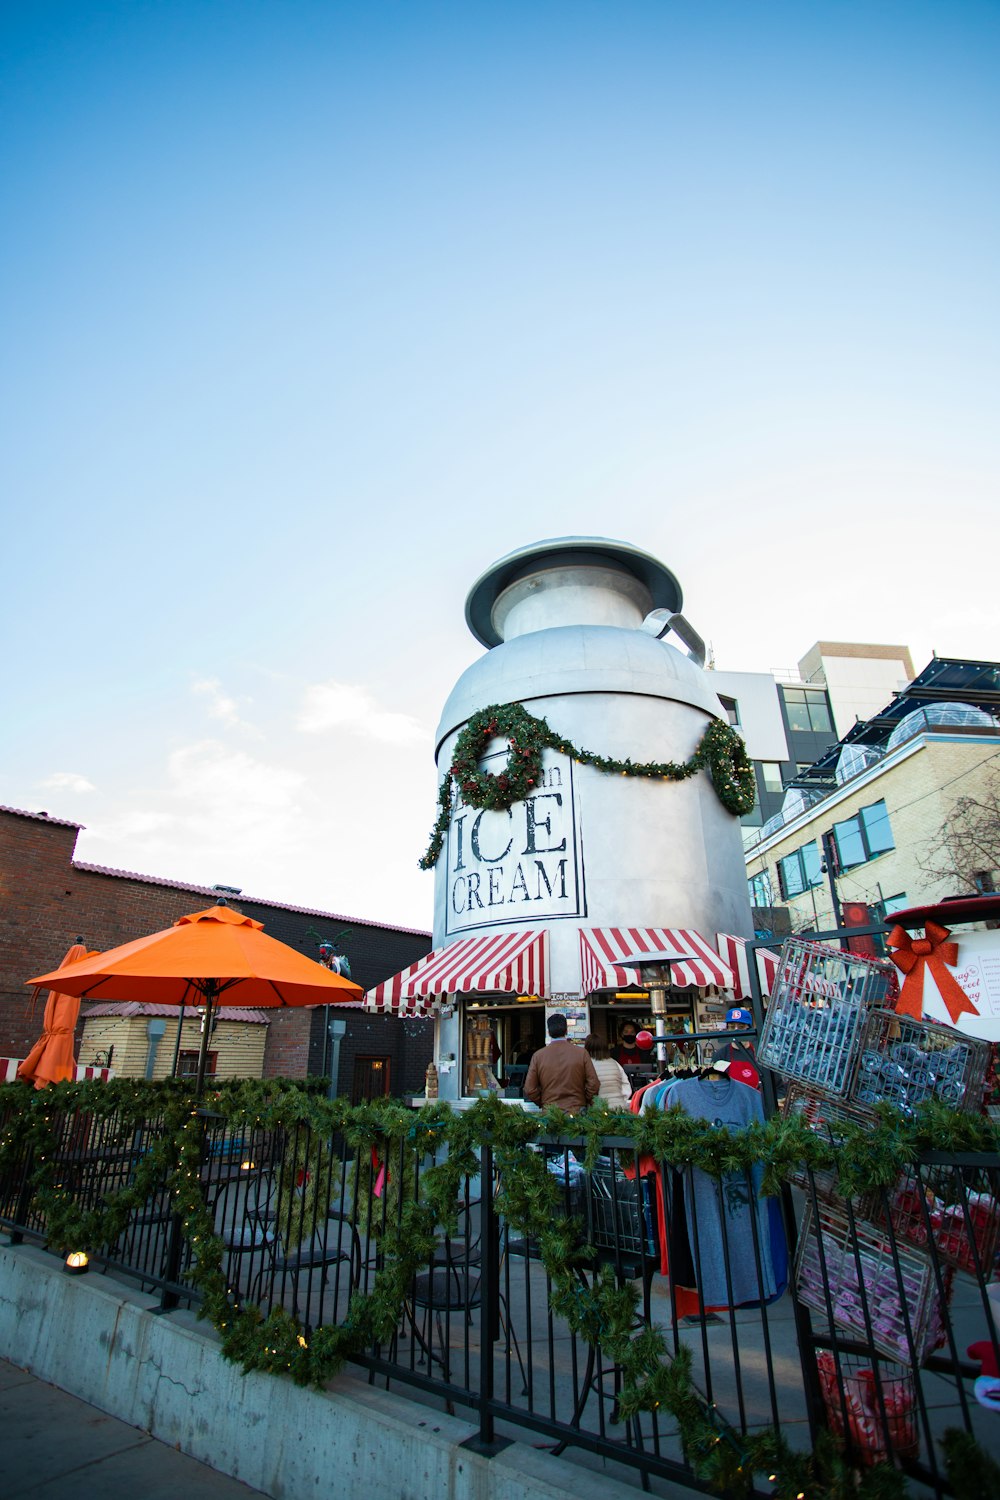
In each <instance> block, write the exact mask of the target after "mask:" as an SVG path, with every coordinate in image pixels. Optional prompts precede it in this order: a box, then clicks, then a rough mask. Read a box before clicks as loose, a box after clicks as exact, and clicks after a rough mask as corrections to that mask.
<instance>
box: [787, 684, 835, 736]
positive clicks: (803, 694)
mask: <svg viewBox="0 0 1000 1500" xmlns="http://www.w3.org/2000/svg"><path fill="white" fill-rule="evenodd" d="M782 692H783V695H784V699H785V713H786V714H787V715H788V727H789V729H798V730H802V731H804V732H805V733H811V734H827V733H829V731H830V730H831V729H832V728H833V725H832V723H831V722H830V710H829V708H828V707H827V704H826V696H825V694H822V693H809V692H807V691H806V689H805V688H790V687H786V688H783V689H782Z"/></svg>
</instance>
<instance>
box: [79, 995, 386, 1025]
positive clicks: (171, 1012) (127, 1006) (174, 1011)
mask: <svg viewBox="0 0 1000 1500" xmlns="http://www.w3.org/2000/svg"><path fill="white" fill-rule="evenodd" d="M358 1004H359V1005H360V1004H361V1002H360V1000H359V1001H358ZM180 1009H181V1008H180V1006H179V1005H141V1004H140V1003H139V1002H138V1001H137V1000H126V1001H120V1002H119V1003H118V1004H117V1005H113V1004H111V1003H108V1004H105V1005H93V1006H91V1008H90V1010H88V1011H86V1012H85V1014H84V1017H83V1019H84V1020H85V1021H89V1020H90V1018H91V1016H126V1017H129V1018H130V1017H132V1016H174V1017H176V1016H179V1015H180ZM184 1015H185V1017H186V1018H187V1019H188V1020H194V1019H195V1015H196V1012H195V1009H194V1006H191V1005H189V1006H188V1007H187V1009H186V1010H185V1012H184ZM216 1016H217V1017H218V1019H219V1020H220V1021H249V1022H250V1024H251V1026H270V1024H271V1018H270V1016H265V1014H264V1012H263V1011H262V1010H240V1008H239V1006H238V1005H223V1006H222V1007H221V1008H220V1009H219V1010H217V1011H216Z"/></svg>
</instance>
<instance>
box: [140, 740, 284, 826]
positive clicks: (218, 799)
mask: <svg viewBox="0 0 1000 1500" xmlns="http://www.w3.org/2000/svg"><path fill="white" fill-rule="evenodd" d="M167 774H168V776H169V779H170V782H171V789H172V791H173V794H174V796H175V797H177V798H178V799H179V800H180V801H181V802H182V803H187V804H188V805H189V806H201V807H202V808H204V810H205V811H206V812H209V811H211V812H213V813H217V812H218V811H219V810H221V809H228V811H229V812H230V814H231V815H236V816H238V815H239V814H240V813H241V811H245V812H246V814H247V815H248V816H252V815H254V814H256V813H259V812H260V811H262V810H265V809H267V810H276V809H284V808H289V807H291V805H292V804H293V802H294V800H295V794H296V792H297V791H298V790H299V788H300V787H301V785H302V782H303V779H304V778H303V776H302V775H301V774H300V772H298V771H290V770H278V769H277V768H276V767H275V766H269V765H267V764H265V762H264V761H260V760H254V758H253V756H251V755H248V754H247V753H246V752H245V751H243V750H228V749H227V748H226V747H225V746H224V745H222V744H220V743H219V741H218V740H202V741H201V742H200V743H198V744H195V745H186V746H184V747H183V748H182V749H180V750H175V751H174V752H173V754H172V755H171V756H170V759H169V761H168V763H167Z"/></svg>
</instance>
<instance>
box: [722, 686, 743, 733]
mask: <svg viewBox="0 0 1000 1500" xmlns="http://www.w3.org/2000/svg"><path fill="white" fill-rule="evenodd" d="M719 702H720V703H721V704H722V706H723V708H724V709H725V711H726V718H727V719H728V720H729V722H730V724H732V725H733V726H734V728H736V729H738V728H739V727H740V705H739V704H738V703H737V701H736V699H735V698H724V697H723V696H722V694H721V693H720V694H719Z"/></svg>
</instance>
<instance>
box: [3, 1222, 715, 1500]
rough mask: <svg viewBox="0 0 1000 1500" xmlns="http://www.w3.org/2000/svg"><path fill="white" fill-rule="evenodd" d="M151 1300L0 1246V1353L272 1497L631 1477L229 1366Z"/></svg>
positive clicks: (406, 1498) (349, 1391)
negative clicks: (473, 1442) (479, 1447)
mask: <svg viewBox="0 0 1000 1500" xmlns="http://www.w3.org/2000/svg"><path fill="white" fill-rule="evenodd" d="M155 1306H156V1301H155V1299H154V1298H151V1297H145V1296H142V1295H141V1294H139V1293H134V1292H132V1291H130V1290H129V1289H127V1288H125V1287H123V1286H122V1285H121V1284H120V1283H117V1282H114V1281H111V1280H110V1279H108V1278H106V1277H104V1276H101V1275H100V1274H99V1273H97V1272H90V1273H89V1274H88V1275H86V1276H76V1277H71V1276H67V1275H66V1273H65V1271H64V1270H63V1269H62V1266H61V1263H60V1262H59V1261H57V1260H55V1259H54V1258H53V1257H52V1256H50V1255H48V1254H46V1253H45V1252H44V1251H42V1250H38V1249H35V1248H34V1247H31V1246H26V1245H18V1246H0V1355H3V1356H4V1357H5V1358H6V1359H9V1360H11V1361H13V1362H14V1363H15V1364H17V1365H20V1366H21V1367H22V1368H25V1369H28V1370H30V1371H31V1373H32V1374H33V1375H37V1376H38V1377H39V1378H40V1379H42V1380H47V1381H49V1382H50V1383H51V1384H53V1385H57V1386H60V1387H61V1388H62V1389H63V1390H66V1391H70V1392H71V1393H72V1394H73V1395H75V1396H79V1397H81V1398H82V1399H83V1400H84V1401H87V1402H89V1403H90V1404H91V1405H92V1406H96V1407H99V1408H100V1409H101V1410H102V1411H106V1412H109V1413H110V1414H111V1415H112V1416H115V1417H119V1418H121V1419H122V1420H124V1421H126V1422H129V1423H131V1424H132V1425H133V1426H135V1427H139V1428H142V1429H143V1430H144V1431H147V1432H150V1433H151V1434H152V1435H153V1436H154V1437H156V1438H159V1439H160V1440H161V1441H162V1442H165V1443H170V1444H172V1445H176V1446H177V1447H178V1448H180V1449H181V1451H182V1452H184V1453H188V1454H190V1455H191V1457H193V1458H197V1459H200V1460H201V1461H202V1462H203V1463H207V1464H210V1465H211V1466H212V1468H214V1469H218V1470H220V1471H221V1472H222V1473H225V1474H230V1475H232V1476H233V1477H234V1478H237V1479H241V1480H243V1481H244V1483H246V1484H249V1485H252V1486H253V1487H254V1488H255V1489H258V1490H263V1491H264V1493H265V1494H267V1495H271V1496H274V1497H275V1500H286V1497H289V1500H290V1497H292V1496H295V1497H296V1500H300V1497H301V1496H302V1495H325V1494H328V1493H333V1494H336V1495H337V1497H338V1500H381V1497H386V1500H396V1497H399V1500H526V1497H527V1496H529V1495H530V1496H531V1497H532V1500H570V1497H572V1500H635V1496H636V1493H637V1486H636V1488H633V1487H632V1486H631V1485H628V1484H624V1483H620V1482H618V1481H615V1480H612V1479H610V1478H608V1477H607V1476H605V1475H602V1474H599V1473H592V1472H589V1471H587V1470H584V1469H580V1468H578V1467H577V1466H576V1465H572V1464H569V1463H567V1462H566V1461H565V1460H562V1459H557V1458H553V1457H552V1456H551V1455H549V1454H545V1453H539V1452H537V1451H536V1450H534V1449H533V1448H531V1447H528V1446H527V1445H525V1444H521V1443H514V1444H511V1446H510V1447H507V1448H505V1449H503V1450H502V1451H501V1452H500V1453H498V1454H497V1455H496V1456H495V1457H493V1458H487V1457H484V1456H482V1455H481V1454H478V1453H474V1452H471V1451H470V1450H469V1449H467V1448H463V1447H462V1446H461V1445H462V1443H464V1442H465V1441H466V1440H467V1439H469V1438H474V1437H475V1435H476V1430H477V1429H476V1428H475V1427H474V1426H473V1425H472V1424H470V1423H469V1422H466V1421H462V1420H461V1419H460V1418H457V1417H449V1416H447V1415H445V1414H443V1413H438V1412H436V1411H433V1410H431V1409H430V1408H428V1407H425V1406H420V1405H418V1404H417V1403H415V1402H412V1401H408V1400H406V1399H405V1398H404V1397H402V1396H397V1395H394V1394H391V1393H389V1392H386V1391H381V1390H376V1389H375V1388H374V1387H373V1386H369V1385H368V1384H367V1383H365V1382H363V1381H360V1380H358V1379H356V1378H354V1377H352V1376H348V1375H342V1376H338V1377H337V1379H336V1380H334V1381H333V1382H332V1383H331V1385H330V1388H329V1389H328V1390H325V1391H313V1390H303V1389H301V1388H300V1387H298V1386H296V1385H295V1384H294V1383H293V1382H292V1381H291V1380H283V1379H280V1378H276V1377H274V1376H269V1375H258V1374H250V1375H241V1374H240V1371H239V1369H238V1367H237V1366H235V1365H232V1364H230V1363H229V1362H228V1361H227V1360H225V1359H223V1357H222V1355H221V1353H220V1352H219V1348H218V1343H217V1341H216V1340H215V1337H214V1335H213V1334H212V1332H211V1331H210V1330H208V1329H206V1327H205V1325H204V1324H198V1323H197V1322H196V1320H195V1319H194V1318H193V1317H192V1315H191V1314H189V1313H171V1314H169V1315H168V1316H166V1317H157V1316H154V1315H153V1313H152V1309H153V1308H154V1307H155ZM55 1440H56V1441H58V1438H57V1437H56V1439H55ZM680 1493H681V1491H678V1494H680ZM685 1493H689V1492H685Z"/></svg>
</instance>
